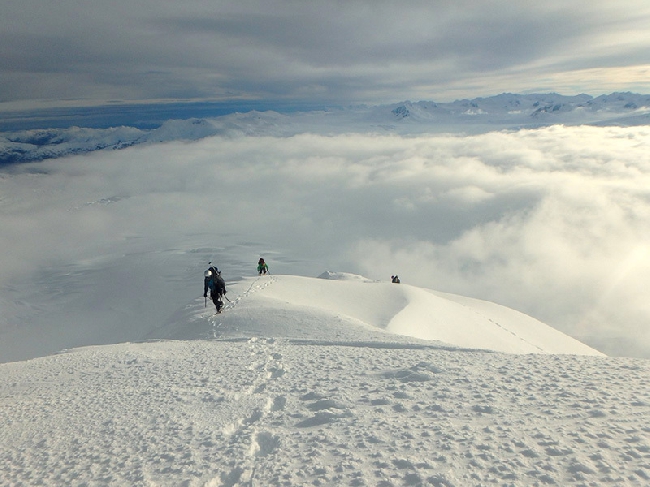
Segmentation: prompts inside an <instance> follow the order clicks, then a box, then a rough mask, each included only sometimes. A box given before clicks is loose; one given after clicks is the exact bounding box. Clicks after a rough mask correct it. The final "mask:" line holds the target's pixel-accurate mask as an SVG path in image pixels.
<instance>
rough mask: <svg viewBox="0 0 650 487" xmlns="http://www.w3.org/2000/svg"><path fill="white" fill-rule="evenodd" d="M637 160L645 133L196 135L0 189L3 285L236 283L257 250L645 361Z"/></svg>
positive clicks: (32, 175) (642, 211)
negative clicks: (620, 344) (45, 277)
mask: <svg viewBox="0 0 650 487" xmlns="http://www.w3.org/2000/svg"><path fill="white" fill-rule="evenodd" d="M649 150H650V132H649V131H648V127H636V128H611V127H608V128H597V127H574V128H568V127H562V126H554V127H549V128H544V129H539V130H526V131H520V132H516V133H508V132H493V133H487V134H482V135H477V136H448V135H437V136H418V137H398V136H373V135H345V136H336V137H324V136H317V135H298V136H294V137H288V138H283V137H238V138H211V139H205V140H202V141H200V142H196V143H191V144H190V143H168V144H161V145H155V146H148V147H136V148H131V149H127V150H123V151H113V152H103V153H94V154H92V155H89V156H84V157H76V158H71V159H61V160H54V161H48V162H44V163H40V164H26V165H24V166H18V167H17V168H16V169H15V171H16V172H15V173H14V174H5V176H3V178H2V179H0V184H1V185H2V194H3V200H2V201H1V204H2V206H1V208H2V214H1V215H0V219H1V223H2V228H3V232H2V236H0V244H1V245H2V248H3V249H4V251H3V253H2V258H1V260H0V266H1V268H2V271H3V272H2V274H3V276H4V277H3V280H4V282H2V283H1V284H3V285H4V286H7V285H9V283H11V282H13V280H14V279H19V278H24V277H25V276H30V275H31V274H32V273H33V272H36V271H37V270H38V269H42V268H44V267H53V266H65V265H73V264H74V263H78V262H89V263H92V262H93V259H109V260H110V259H111V258H112V257H115V256H118V255H124V254H127V253H131V254H133V253H137V252H139V251H144V250H148V251H150V250H151V249H156V248H159V249H169V248H176V247H178V248H183V247H187V248H193V246H194V247H196V246H198V247H212V248H219V249H221V250H220V251H218V252H216V255H215V257H216V258H221V259H222V261H223V260H227V261H228V262H231V263H233V262H241V263H242V267H241V268H238V267H237V265H236V264H232V265H231V268H229V269H228V271H229V273H230V274H231V275H234V274H236V273H238V272H245V267H246V266H247V265H250V262H249V263H246V260H247V259H249V260H250V259H253V258H255V256H256V255H259V253H262V252H264V253H266V255H269V256H270V257H271V259H270V260H271V261H273V264H272V266H273V267H274V271H275V272H278V273H295V274H305V275H311V276H314V275H318V274H319V273H320V272H322V271H323V270H326V269H328V270H342V271H349V272H358V273H362V274H364V275H366V276H368V277H370V278H375V279H387V278H388V277H389V276H391V275H392V274H394V273H398V274H399V275H400V277H401V278H402V280H403V281H404V282H408V283H412V284H416V285H419V286H424V287H430V288H434V289H437V290H440V291H447V292H454V293H459V294H464V295H468V296H473V297H477V298H482V299H488V300H493V301H496V302H498V303H501V304H504V305H507V306H510V307H513V308H515V309H518V310H520V311H523V312H526V313H529V314H531V315H533V316H535V317H536V318H538V319H541V320H542V321H545V322H547V323H549V324H551V325H553V326H555V327H557V328H559V329H561V330H562V331H565V332H567V333H569V334H570V335H573V336H577V337H587V336H595V337H597V338H598V339H610V340H611V339H613V338H614V337H619V338H620V337H623V338H625V339H628V340H635V341H636V342H637V344H639V343H641V344H644V345H643V346H645V347H646V348H645V349H646V351H647V350H650V335H649V334H648V330H647V323H648V320H649V319H650V306H649V305H648V301H647V289H648V287H649V284H650V190H648V188H650V160H649V159H648V155H647V154H648V153H649ZM249 254H250V255H249ZM226 255H227V256H228V257H227V259H226V258H225V256H226ZM89 265H92V264H89ZM229 265H230V264H229Z"/></svg>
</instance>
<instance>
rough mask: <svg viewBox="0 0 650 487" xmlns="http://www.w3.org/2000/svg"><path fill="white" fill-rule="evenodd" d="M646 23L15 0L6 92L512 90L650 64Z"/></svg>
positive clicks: (464, 5)
mask: <svg viewBox="0 0 650 487" xmlns="http://www.w3.org/2000/svg"><path fill="white" fill-rule="evenodd" d="M649 19H650V6H648V5H647V3H646V2H643V1H641V0H624V1H623V2H622V3H621V2H619V3H617V4H616V8H613V7H611V6H610V3H609V2H606V1H605V0H602V1H595V2H593V1H592V2H586V1H576V2H572V3H571V4H570V5H569V4H566V2H555V1H550V2H543V3H538V4H535V5H527V4H522V3H521V2H514V1H504V0H498V1H489V2H485V1H476V0H466V1H458V2H447V1H428V2H424V1H422V2H420V1H406V2H393V1H372V2H371V1H351V2H342V1H341V2H336V1H334V2H331V1H327V2H325V1H322V2H321V1H317V2H298V1H267V2H261V1H240V2H217V3H213V2H207V1H201V0H190V1H189V2H183V3H182V4H180V3H178V2H171V1H164V2H159V1H158V2H154V1H142V0H141V1H135V2H132V1H129V2H127V1H125V0H115V1H113V2H104V3H99V2H81V1H77V0H63V1H60V2H56V3H51V4H47V5H44V4H43V2H40V1H37V0H25V1H22V2H20V3H19V2H15V1H13V0H12V1H10V2H8V4H7V6H6V8H5V12H4V15H3V16H2V20H0V27H1V29H0V32H2V34H0V43H1V45H2V47H1V48H0V68H1V71H0V81H1V82H2V86H3V90H2V91H3V92H2V93H0V100H2V101H6V102H7V101H14V100H15V101H20V100H29V99H56V98H69V97H70V96H71V95H70V93H76V97H77V98H79V99H94V100H97V101H102V100H107V99H115V100H137V99H159V98H185V99H192V98H228V97H237V96H239V97H259V98H264V97H268V96H282V97H286V98H303V99H304V98H310V97H311V98H314V97H317V98H322V99H328V100H332V101H336V100H339V101H369V102H374V101H376V102H382V101H388V100H391V101H394V100H399V99H405V98H414V99H420V98H423V97H428V98H435V97H436V95H439V94H444V93H447V92H449V93H451V92H452V91H454V90H456V89H457V87H458V86H459V85H466V86H470V85H473V86H474V88H473V89H477V90H480V92H479V93H467V94H466V95H468V96H469V95H482V94H490V93H495V92H500V91H515V90H517V89H518V87H519V86H521V87H527V88H534V87H535V86H536V83H538V82H539V79H538V78H539V76H540V74H543V75H545V76H552V77H553V76H557V77H560V78H561V76H562V74H563V72H566V71H569V72H570V71H572V70H575V69H587V68H608V67H609V66H613V67H616V68H618V69H621V68H627V67H628V66H629V65H636V66H638V65H643V64H650V59H649V57H650V55H648V54H646V53H647V52H649V51H648V47H649V46H648V44H650V41H649V40H648V39H650V36H647V35H645V36H644V35H643V34H644V33H646V29H647V27H645V26H647V25H650V24H649V23H648V20H649ZM556 67H561V72H556ZM479 77H481V79H480V80H477V78H479ZM503 77H505V78H503ZM508 80H510V84H511V86H504V84H506V82H507V81H508ZM552 81H553V80H552V79H551V80H549V81H548V83H549V84H551V85H552ZM549 88H552V86H549ZM591 88H593V87H591ZM623 88H624V87H623ZM589 89H590V87H589V86H588V85H587V84H586V83H585V90H584V91H587V92H588V91H589Z"/></svg>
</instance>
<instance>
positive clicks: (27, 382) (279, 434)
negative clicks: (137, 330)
mask: <svg viewBox="0 0 650 487" xmlns="http://www.w3.org/2000/svg"><path fill="white" fill-rule="evenodd" d="M321 277H322V279H315V278H311V279H310V278H302V277H296V276H275V275H271V276H262V277H255V278H246V279H242V280H240V281H237V282H235V283H230V285H229V292H228V294H227V296H228V298H229V300H227V301H226V310H225V312H224V313H222V314H219V315H216V314H214V312H213V307H212V306H209V307H207V308H206V307H204V306H205V305H204V301H203V299H202V298H201V299H197V300H196V301H194V302H193V303H191V304H188V305H187V306H186V308H185V309H184V311H183V312H182V314H181V315H179V316H178V322H177V323H175V324H173V323H170V324H168V325H167V326H165V327H163V328H161V329H159V330H156V333H155V334H156V335H157V338H165V337H167V338H186V340H173V341H170V340H163V341H158V340H154V341H151V342H147V343H131V344H122V345H106V346H101V347H87V348H82V349H76V350H73V351H69V352H67V353H62V354H58V355H53V356H49V357H44V358H38V359H33V360H29V361H25V362H14V363H6V364H2V365H0V423H1V424H2V425H3V427H2V429H0V483H1V484H2V485H116V486H117V485H142V486H154V485H155V486H176V485H187V486H233V487H234V486H253V485H257V486H268V485H286V486H301V485H373V486H374V485H376V486H393V485H394V486H399V485H435V486H466V485H492V484H497V485H648V482H649V481H650V427H649V426H648V417H649V415H650V382H649V381H648V377H649V372H650V366H649V363H648V361H646V360H639V359H631V358H607V357H602V356H598V355H599V354H598V353H597V352H595V351H593V350H591V349H589V348H588V347H585V346H584V345H582V344H581V343H579V342H576V341H575V340H573V339H571V338H569V337H566V336H564V335H562V334H560V333H558V332H556V331H555V330H552V329H549V328H548V327H546V325H543V324H542V323H539V322H537V321H536V320H533V319H532V318H529V317H526V316H524V315H521V314H520V313H517V312H515V311H512V310H508V309H506V308H503V307H499V306H496V305H492V304H490V303H485V302H481V301H477V300H467V299H464V298H459V297H457V296H452V295H444V294H440V293H433V292H429V291H427V290H423V289H417V288H414V287H411V286H407V285H404V284H399V285H397V284H391V283H386V282H375V281H371V280H368V279H364V278H362V277H359V276H353V275H350V274H341V273H326V274H324V275H322V276H321ZM423 302H427V307H428V306H429V305H432V304H433V305H434V306H437V307H438V308H437V309H441V310H443V315H444V316H445V317H446V318H447V320H449V321H447V323H448V324H449V325H453V326H450V328H456V329H457V331H462V333H458V334H457V335H456V336H457V337H462V338H458V340H459V341H458V343H456V344H450V343H444V342H442V341H435V340H432V339H428V340H423V339H420V338H416V337H407V336H404V335H400V334H398V333H406V334H411V333H413V332H414V330H413V329H412V328H409V327H404V326H403V324H404V323H405V322H404V321H402V320H401V319H400V316H402V315H403V314H404V313H407V314H408V315H410V317H411V319H415V318H418V319H420V320H422V321H421V323H422V326H421V328H420V329H419V331H418V333H423V334H425V335H427V338H433V337H432V336H430V334H431V333H432V331H433V329H434V327H431V329H428V328H429V326H428V323H427V321H426V320H427V317H428V316H430V315H431V314H435V313H431V309H430V308H429V309H428V312H427V311H426V309H425V307H423V306H422V303H423ZM455 306H462V310H463V311H460V310H458V309H456V310H455V312H454V311H452V310H454V307H455ZM470 314H472V315H474V318H473V319H468V315H470ZM454 317H457V318H461V319H460V320H459V321H458V322H453V319H454ZM443 321H444V320H443ZM490 323H491V324H492V325H493V326H494V327H498V328H502V329H503V330H504V331H506V332H507V333H504V334H499V332H497V331H495V333H496V334H497V335H499V336H500V337H501V340H500V343H501V346H503V347H504V348H506V349H509V350H510V351H515V352H519V353H516V354H512V353H508V354H506V353H500V352H491V351H487V350H476V349H471V348H470V347H471V346H472V341H473V340H474V338H473V337H472V336H471V335H472V334H473V333H475V332H476V330H477V328H476V325H482V326H490ZM435 328H437V326H436V327H435ZM524 329H526V334H525V335H524V331H523V330H524ZM507 335H510V336H509V337H508V336H507ZM190 339H191V340H190ZM531 349H533V350H534V351H537V352H545V353H533V354H530V353H526V352H528V351H530V350H531ZM558 351H561V352H563V353H566V354H558V353H552V352H558ZM572 353H573V354H584V355H571V354H572Z"/></svg>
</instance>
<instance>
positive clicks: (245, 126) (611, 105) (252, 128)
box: [0, 93, 650, 166]
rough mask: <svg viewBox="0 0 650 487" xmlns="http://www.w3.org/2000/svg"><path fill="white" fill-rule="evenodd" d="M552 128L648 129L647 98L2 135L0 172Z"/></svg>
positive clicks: (247, 116) (474, 103)
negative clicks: (309, 139) (222, 140)
mask: <svg viewBox="0 0 650 487" xmlns="http://www.w3.org/2000/svg"><path fill="white" fill-rule="evenodd" d="M112 110H113V111H114V110H115V107H112ZM555 124H564V125H580V124H588V125H601V126H602V125H619V126H634V125H650V95H640V94H635V93H612V94H610V95H602V96H598V97H592V96H590V95H577V96H563V95H559V94H529V95H524V94H510V93H503V94H501V95H497V96H492V97H488V98H474V99H471V100H456V101H454V102H451V103H436V102H432V101H420V102H410V101H405V102H401V103H395V104H390V105H379V106H365V105H361V106H352V107H348V108H331V109H326V110H318V111H303V112H293V113H278V112H275V111H264V112H260V111H249V112H246V113H231V114H228V115H223V116H219V117H215V118H186V119H170V120H168V121H166V122H164V123H162V124H161V125H160V126H158V127H156V128H152V129H143V128H136V127H132V126H128V125H121V126H115V127H111V128H99V129H98V128H83V127H71V128H49V129H35V130H20V131H13V132H0V166H2V165H8V164H15V163H21V162H33V161H39V160H44V159H51V158H57V157H64V156H69V155H74V154H81V153H86V152H91V151H96V150H106V149H123V148H125V147H130V146H133V145H137V144H146V143H159V142H169V141H174V140H199V139H202V138H205V137H210V136H216V135H221V136H241V135H246V136H291V135H295V134H297V133H308V132H310V133H320V134H340V133H347V132H356V133H369V132H378V133H395V134H407V133H408V134H418V133H419V134H423V133H440V132H451V131H454V132H462V133H469V134H472V133H481V132H487V131H492V130H504V129H507V130H519V129H524V128H536V127H542V126H548V125H555Z"/></svg>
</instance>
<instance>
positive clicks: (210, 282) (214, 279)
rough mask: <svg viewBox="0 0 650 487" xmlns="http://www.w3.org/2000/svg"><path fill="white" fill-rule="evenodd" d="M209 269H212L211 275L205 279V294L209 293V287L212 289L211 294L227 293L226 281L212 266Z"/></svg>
mask: <svg viewBox="0 0 650 487" xmlns="http://www.w3.org/2000/svg"><path fill="white" fill-rule="evenodd" d="M209 270H210V271H212V272H211V275H209V276H206V277H205V279H203V295H204V296H207V295H208V289H209V290H210V296H222V295H224V294H226V281H224V280H223V278H222V277H221V276H220V275H219V273H218V272H216V271H215V270H213V269H212V268H210V269H209Z"/></svg>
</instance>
